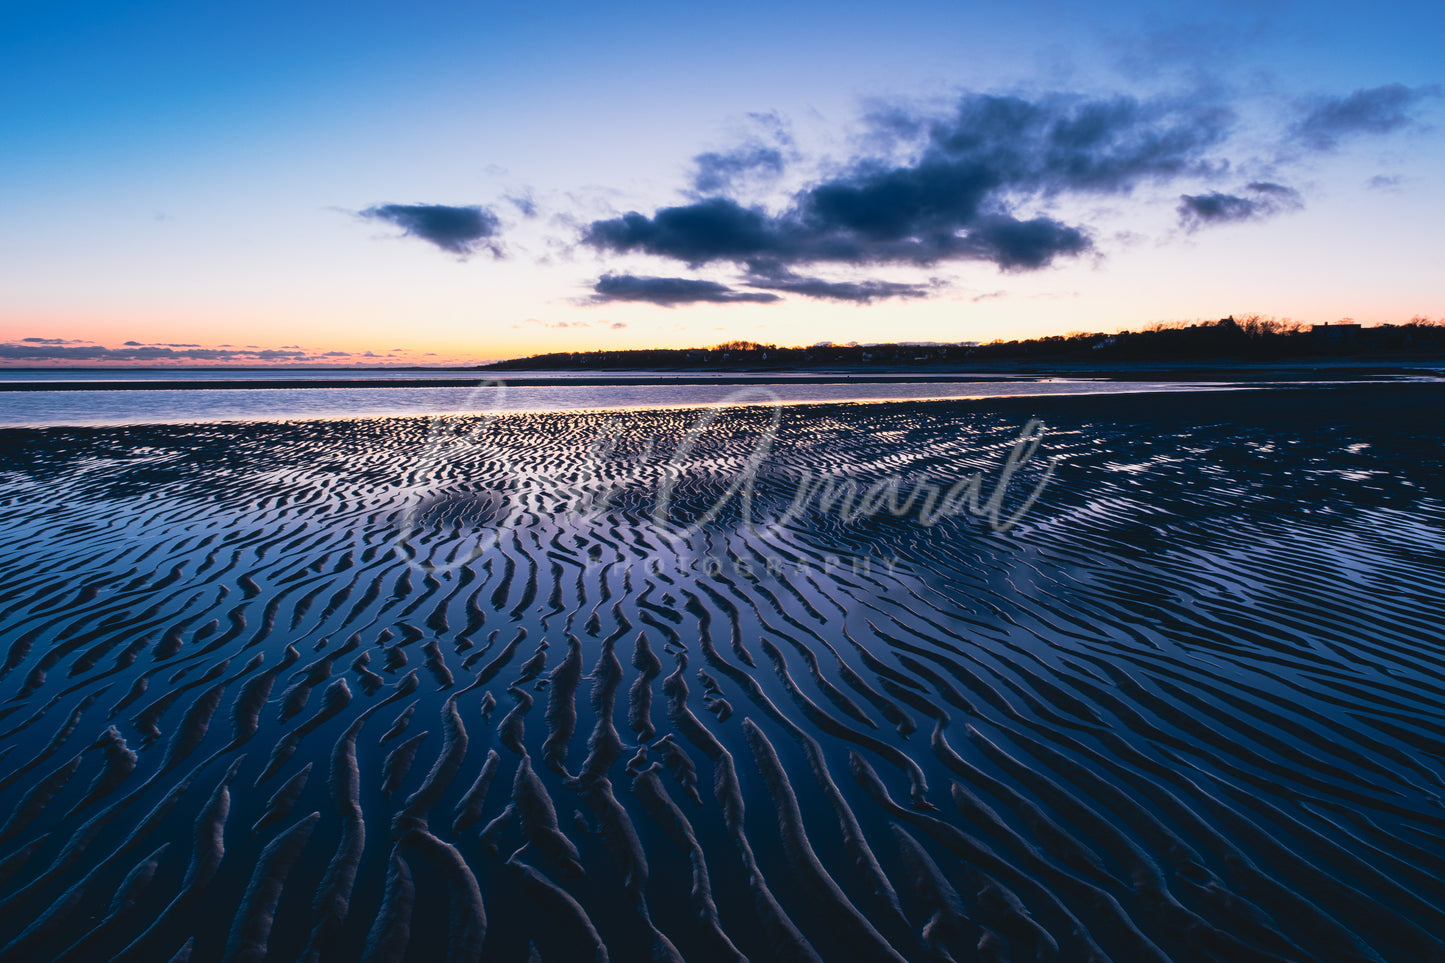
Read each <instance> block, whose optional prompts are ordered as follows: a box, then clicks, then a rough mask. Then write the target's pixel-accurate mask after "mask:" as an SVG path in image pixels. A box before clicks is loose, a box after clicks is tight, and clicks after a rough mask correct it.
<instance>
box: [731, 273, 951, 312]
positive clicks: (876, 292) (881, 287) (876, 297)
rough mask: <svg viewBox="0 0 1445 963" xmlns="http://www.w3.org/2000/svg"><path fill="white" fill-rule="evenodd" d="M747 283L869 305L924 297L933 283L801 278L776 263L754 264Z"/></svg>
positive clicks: (825, 299)
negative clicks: (891, 299)
mask: <svg viewBox="0 0 1445 963" xmlns="http://www.w3.org/2000/svg"><path fill="white" fill-rule="evenodd" d="M747 286H748V287H750V288H758V289H760V290H763V291H783V292H785V293H787V294H798V295H802V296H803V297H807V298H817V299H819V300H824V301H851V302H853V303H854V304H869V303H871V302H873V301H883V300H887V299H889V298H903V299H906V298H924V297H927V296H928V295H929V294H931V293H932V292H933V285H927V284H904V283H900V282H897V281H828V280H824V279H823V278H815V277H805V276H802V275H799V274H795V273H793V272H792V271H789V270H788V269H787V268H784V267H781V266H779V265H766V266H762V265H754V266H753V267H752V269H751V270H749V272H748V275H747Z"/></svg>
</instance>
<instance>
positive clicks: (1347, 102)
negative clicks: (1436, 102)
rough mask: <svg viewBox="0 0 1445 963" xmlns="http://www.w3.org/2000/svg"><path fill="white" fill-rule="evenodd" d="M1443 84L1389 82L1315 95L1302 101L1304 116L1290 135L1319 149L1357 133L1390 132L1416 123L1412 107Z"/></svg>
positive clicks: (1324, 148) (1436, 93)
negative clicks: (1341, 94) (1336, 94)
mask: <svg viewBox="0 0 1445 963" xmlns="http://www.w3.org/2000/svg"><path fill="white" fill-rule="evenodd" d="M1439 93H1440V88H1439V87H1433V86H1432V87H1413V88H1412V87H1406V86H1405V85H1404V84H1387V85H1385V86H1383V87H1371V88H1369V89H1367V90H1357V91H1355V92H1354V93H1352V94H1349V95H1348V96H1345V97H1324V96H1321V97H1314V98H1311V99H1309V100H1307V101H1305V102H1303V103H1302V104H1301V108H1302V109H1303V110H1304V116H1303V117H1301V118H1300V119H1299V121H1297V122H1296V123H1295V125H1294V126H1293V127H1292V128H1291V129H1290V135H1291V136H1292V137H1293V138H1294V139H1295V140H1297V141H1299V142H1300V143H1302V144H1304V145H1305V146H1307V147H1312V148H1314V149H1315V150H1332V149H1334V148H1335V147H1337V146H1338V145H1339V143H1340V141H1341V140H1343V139H1345V138H1347V137H1350V136H1352V135H1355V134H1388V133H1390V132H1392V131H1396V130H1399V129H1401V128H1403V127H1409V126H1411V125H1412V124H1414V123H1415V119H1414V117H1413V116H1411V110H1412V108H1414V107H1415V106H1416V105H1417V104H1419V103H1420V101H1422V100H1424V99H1426V98H1427V97H1434V96H1438V95H1439Z"/></svg>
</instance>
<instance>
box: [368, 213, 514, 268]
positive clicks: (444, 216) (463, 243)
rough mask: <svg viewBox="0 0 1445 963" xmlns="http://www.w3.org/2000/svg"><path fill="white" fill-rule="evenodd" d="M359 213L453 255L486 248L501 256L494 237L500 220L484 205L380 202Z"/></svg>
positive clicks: (466, 253) (475, 251) (498, 228)
mask: <svg viewBox="0 0 1445 963" xmlns="http://www.w3.org/2000/svg"><path fill="white" fill-rule="evenodd" d="M359 213H360V215H361V216H362V217H367V218H372V219H374V220H379V221H386V222H388V223H390V224H395V225H396V226H397V227H399V228H401V229H402V231H403V232H404V233H406V234H407V235H408V236H410V237H416V238H420V239H421V240H423V241H426V242H428V243H430V244H435V245H436V246H437V247H439V248H441V249H442V250H443V251H448V252H450V253H452V254H458V255H461V256H462V257H468V256H470V255H472V254H475V253H477V252H478V251H480V250H487V251H490V252H491V253H492V256H493V257H501V248H500V247H498V246H497V244H496V243H495V241H494V240H493V239H494V238H495V237H496V236H497V234H498V233H499V232H500V230H501V226H502V225H501V221H500V220H498V218H497V215H496V214H494V213H492V211H491V209H489V208H486V207H481V206H472V207H449V206H447V205H445V204H381V205H378V206H376V207H368V208H367V209H366V210H364V211H360V212H359Z"/></svg>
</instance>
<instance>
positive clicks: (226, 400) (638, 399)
mask: <svg viewBox="0 0 1445 963" xmlns="http://www.w3.org/2000/svg"><path fill="white" fill-rule="evenodd" d="M48 374H49V373H48V372H4V373H0V381H8V382H16V381H31V380H35V379H36V377H37V376H39V375H48ZM142 374H143V375H145V378H140V377H138V375H142ZM462 374H463V373H461V372H450V373H440V374H439V375H438V374H434V373H430V372H427V373H424V376H425V377H428V378H431V377H436V376H440V377H449V376H450V375H457V376H458V377H457V380H458V381H461V382H467V381H470V382H471V383H470V384H459V385H458V386H457V387H454V388H453V387H424V388H418V387H386V386H385V384H384V382H385V381H386V380H387V379H388V378H394V377H402V376H403V375H404V376H406V377H411V378H416V377H418V376H419V373H418V372H414V371H411V372H405V373H390V372H388V373H383V374H381V375H379V376H378V378H379V380H380V381H382V382H383V383H382V384H378V385H377V386H375V387H366V388H355V387H348V388H242V389H236V388H225V389H222V388H215V389H208V388H194V387H188V388H185V389H164V390H151V389H130V390H97V391H87V390H80V391H77V390H67V391H59V390H57V391H45V390H33V391H12V392H3V393H0V425H7V426H20V425H36V426H38V425H135V424H165V423H182V422H208V421H272V420H285V419H311V418H346V417H373V416H391V415H426V414H453V413H458V412H501V411H569V410H578V409H592V408H664V407H676V406H692V405H709V404H717V403H719V402H728V403H736V404H758V403H771V402H773V401H778V402H783V403H796V402H818V401H887V400H924V399H941V398H992V397H1009V396H1027V395H1060V394H1063V395H1070V394H1115V393H1120V392H1155V391H1200V390H1219V389H1222V388H1228V387H1232V386H1231V385H1228V384H1225V383H1221V382H1188V383H1170V382H1112V381H1096V380H1089V379H1070V378H1048V379H1037V380H1032V379H1031V380H1007V381H1000V380H980V381H968V380H960V381H955V382H942V383H940V382H936V381H935V382H928V381H912V382H910V381H897V382H891V383H888V384H860V383H857V382H849V381H847V380H846V379H844V378H842V377H840V379H839V381H838V382H836V383H830V384H811V383H810V384H798V383H795V382H790V381H789V380H788V379H787V378H786V377H783V378H778V377H777V376H775V375H774V376H769V377H768V378H766V379H764V378H759V379H758V381H757V383H755V384H747V385H733V384H669V383H659V384H638V383H633V384H610V385H565V384H564V385H556V384H549V385H529V384H526V383H524V382H521V381H518V382H508V383H506V384H504V385H502V386H498V385H497V384H496V383H495V382H492V383H482V382H481V381H479V380H478V379H477V376H476V375H475V374H473V373H465V374H466V376H465V377H461V375H462ZM528 374H529V376H531V377H536V376H537V374H538V373H531V372H529V373H528ZM546 374H548V375H549V376H550V375H552V374H553V373H546ZM638 374H639V375H645V373H638ZM90 375H94V378H95V379H99V378H102V377H103V378H105V379H106V380H111V381H119V380H154V379H158V378H167V377H170V378H174V377H175V375H174V373H171V372H87V373H85V376H83V377H79V378H77V377H75V376H71V377H67V378H65V379H64V380H67V381H76V380H91V379H90V378H89V376H90ZM122 375H124V376H126V377H121V376H122ZM197 375H198V378H197V380H202V381H209V380H216V379H218V378H225V379H227V380H231V379H237V378H245V379H248V380H250V379H254V378H258V377H264V375H258V374H257V373H256V372H244V373H237V372H198V373H197ZM285 376H286V377H291V378H296V377H305V378H307V379H312V380H315V379H318V378H327V377H333V376H334V377H343V376H345V377H350V378H355V377H357V374H356V372H287V373H286V375H285ZM630 376H633V377H636V376H637V375H630ZM188 377H189V376H188ZM368 377H370V375H368ZM672 377H675V376H672ZM729 377H733V376H731V375H730V376H729ZM55 380H60V379H58V378H55ZM659 380H661V379H659Z"/></svg>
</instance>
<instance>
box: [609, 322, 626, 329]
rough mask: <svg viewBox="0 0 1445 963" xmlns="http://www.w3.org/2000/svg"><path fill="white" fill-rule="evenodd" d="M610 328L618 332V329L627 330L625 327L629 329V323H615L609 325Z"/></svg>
mask: <svg viewBox="0 0 1445 963" xmlns="http://www.w3.org/2000/svg"><path fill="white" fill-rule="evenodd" d="M609 327H611V328H612V330H614V331H616V330H617V329H618V328H625V327H627V322H626V321H613V322H612V324H611V325H609Z"/></svg>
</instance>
